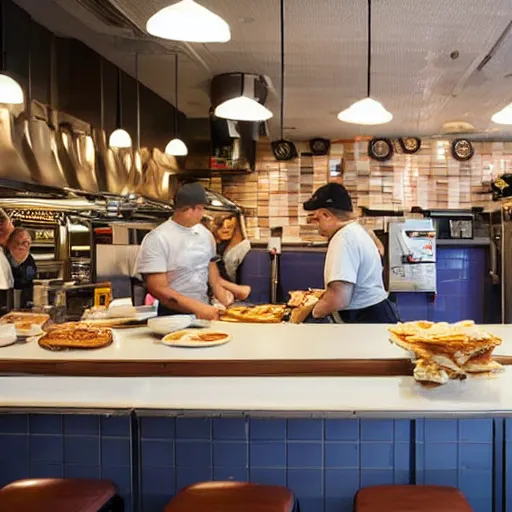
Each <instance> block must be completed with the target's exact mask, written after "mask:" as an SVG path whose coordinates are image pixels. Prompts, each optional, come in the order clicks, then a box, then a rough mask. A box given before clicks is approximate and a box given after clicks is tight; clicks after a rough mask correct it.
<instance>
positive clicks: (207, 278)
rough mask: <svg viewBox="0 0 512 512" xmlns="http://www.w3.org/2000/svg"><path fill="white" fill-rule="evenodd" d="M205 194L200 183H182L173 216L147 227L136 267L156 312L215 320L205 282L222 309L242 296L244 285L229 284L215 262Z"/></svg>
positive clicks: (247, 293) (177, 194)
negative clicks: (205, 220)
mask: <svg viewBox="0 0 512 512" xmlns="http://www.w3.org/2000/svg"><path fill="white" fill-rule="evenodd" d="M206 203H207V200H206V192H205V190H204V188H203V187H202V186H201V185H200V184H199V183H187V184H185V185H183V186H182V187H181V188H180V189H179V190H178V191H177V192H176V195H175V197H174V207H175V211H174V215H173V216H172V218H171V219H169V220H168V221H166V222H164V223H163V224H161V225H160V226H158V227H157V228H155V229H154V230H153V231H151V232H150V233H149V234H148V235H146V237H145V238H144V240H143V241H142V246H141V249H140V253H139V260H138V264H137V271H138V272H139V273H140V274H142V276H143V278H144V280H145V282H146V285H147V288H148V292H149V293H150V294H151V295H152V296H153V297H155V298H156V299H158V301H159V306H158V314H159V315H172V314H179V313H191V314H194V315H196V316H197V317H198V318H203V319H206V320H216V319H217V318H218V308H216V307H215V306H212V305H211V304H210V303H209V299H208V285H210V287H211V290H212V293H213V296H214V297H215V299H216V300H217V301H218V302H219V303H220V304H222V305H223V306H224V307H227V306H229V305H230V304H231V303H232V302H233V300H234V298H237V299H240V300H244V299H245V298H247V296H248V295H249V292H250V288H248V287H240V286H238V285H236V284H234V283H228V282H226V281H225V280H223V279H222V278H221V277H220V275H219V270H218V268H217V265H216V263H215V256H216V247H215V240H214V238H213V235H212V233H211V232H210V231H209V230H208V229H207V228H206V227H204V225H203V224H202V223H201V220H202V219H203V217H204V205H205V204H206Z"/></svg>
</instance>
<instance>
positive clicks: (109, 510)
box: [98, 494, 124, 512]
mask: <svg viewBox="0 0 512 512" xmlns="http://www.w3.org/2000/svg"><path fill="white" fill-rule="evenodd" d="M98 512H124V501H123V498H121V496H119V495H117V494H116V495H115V496H114V497H113V498H111V499H110V500H108V503H105V505H103V507H101V509H100V510H98Z"/></svg>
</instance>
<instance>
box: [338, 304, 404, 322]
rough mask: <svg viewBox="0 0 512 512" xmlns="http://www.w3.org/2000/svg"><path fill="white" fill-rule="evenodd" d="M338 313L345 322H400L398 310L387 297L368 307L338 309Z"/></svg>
mask: <svg viewBox="0 0 512 512" xmlns="http://www.w3.org/2000/svg"><path fill="white" fill-rule="evenodd" d="M339 315H340V317H341V319H342V320H343V322H344V323H346V324H396V323H397V322H400V317H399V315H398V310H397V309H396V306H395V304H393V302H391V301H390V300H389V299H386V300H383V301H382V302H379V303H378V304H375V305H373V306H370V307H368V308H363V309H349V310H345V311H340V312H339Z"/></svg>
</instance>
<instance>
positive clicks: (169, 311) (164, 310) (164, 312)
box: [157, 302, 192, 316]
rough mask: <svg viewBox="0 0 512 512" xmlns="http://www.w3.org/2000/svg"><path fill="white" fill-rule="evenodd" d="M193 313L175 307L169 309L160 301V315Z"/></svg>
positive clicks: (158, 311)
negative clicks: (177, 309)
mask: <svg viewBox="0 0 512 512" xmlns="http://www.w3.org/2000/svg"><path fill="white" fill-rule="evenodd" d="M191 314H192V313H184V312H183V311H176V310H175V309H169V308H166V307H165V306H162V303H161V302H159V303H158V310H157V315H158V316H170V315H191Z"/></svg>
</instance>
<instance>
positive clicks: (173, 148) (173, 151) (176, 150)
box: [165, 53, 188, 156]
mask: <svg viewBox="0 0 512 512" xmlns="http://www.w3.org/2000/svg"><path fill="white" fill-rule="evenodd" d="M178 68H179V65H178V54H177V53H176V54H175V55H174V108H175V111H174V139H172V140H171V141H170V142H169V143H168V144H167V146H166V147H165V153H166V154H167V155H172V156H185V155H187V154H188V149H187V146H186V145H185V143H184V142H183V141H182V140H181V139H179V137H178V116H179V115H180V110H179V107H178V83H179V80H178V76H179V75H178V71H179V70H178Z"/></svg>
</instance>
